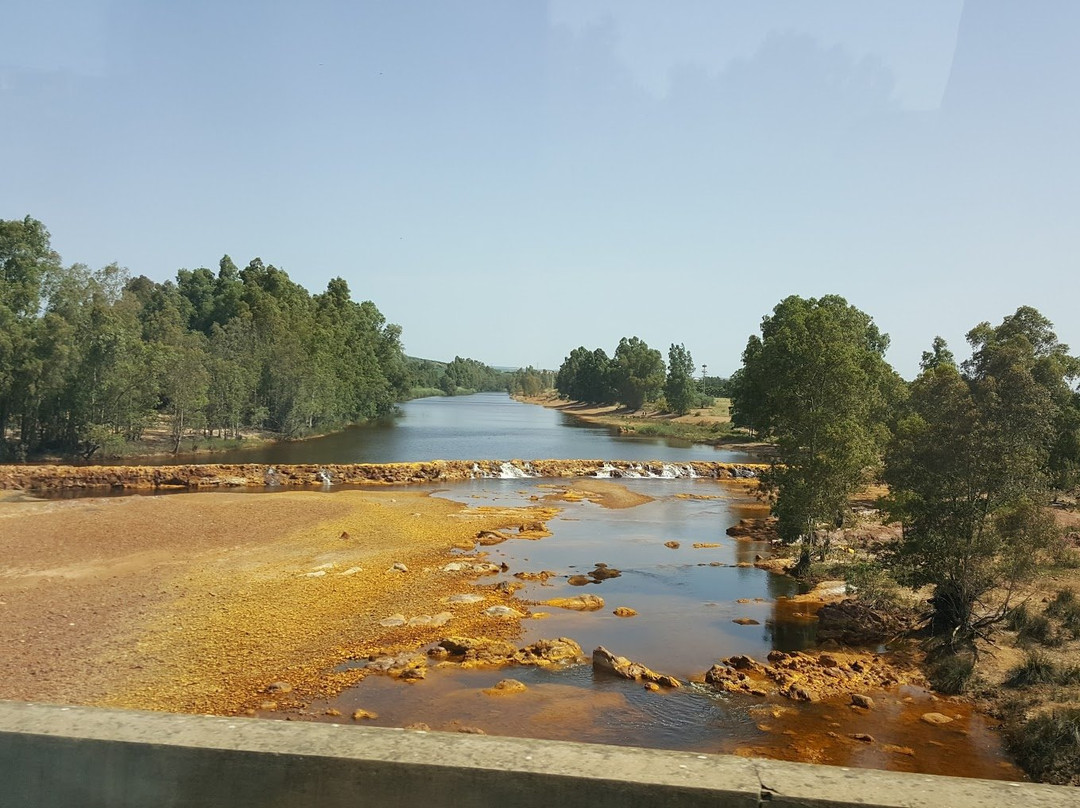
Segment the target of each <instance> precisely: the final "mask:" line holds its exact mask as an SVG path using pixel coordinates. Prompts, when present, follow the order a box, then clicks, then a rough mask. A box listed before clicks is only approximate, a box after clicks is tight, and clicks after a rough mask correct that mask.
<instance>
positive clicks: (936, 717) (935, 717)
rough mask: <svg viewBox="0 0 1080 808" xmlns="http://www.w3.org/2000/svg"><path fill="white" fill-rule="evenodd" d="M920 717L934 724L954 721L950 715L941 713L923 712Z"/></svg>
mask: <svg viewBox="0 0 1080 808" xmlns="http://www.w3.org/2000/svg"><path fill="white" fill-rule="evenodd" d="M920 718H922V720H923V721H925V722H926V723H927V724H933V725H934V726H939V725H941V724H951V723H952V721H953V720H952V719H951V718H949V716H947V715H942V714H941V713H923V714H922V715H921V716H920Z"/></svg>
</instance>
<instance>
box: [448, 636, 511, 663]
mask: <svg viewBox="0 0 1080 808" xmlns="http://www.w3.org/2000/svg"><path fill="white" fill-rule="evenodd" d="M439 645H440V646H441V647H442V648H444V649H446V652H447V654H449V655H450V657H456V658H457V659H456V660H455V661H458V662H460V663H461V665H462V666H463V667H467V668H468V667H481V666H484V665H502V664H505V663H506V662H507V660H509V658H510V657H512V656H513V655H514V654H515V653H516V652H517V650H518V649H517V648H515V647H514V646H513V645H511V644H510V643H508V642H504V641H502V640H491V639H487V638H477V637H445V638H444V639H442V640H439Z"/></svg>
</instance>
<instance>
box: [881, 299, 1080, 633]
mask: <svg viewBox="0 0 1080 808" xmlns="http://www.w3.org/2000/svg"><path fill="white" fill-rule="evenodd" d="M967 338H968V342H969V343H970V344H971V346H972V351H973V352H972V357H971V359H969V360H968V361H966V362H964V364H963V366H962V367H961V368H957V367H956V365H955V363H954V362H952V361H940V362H936V363H925V362H924V369H923V372H922V373H921V374H920V376H919V377H918V378H917V379H916V380H915V382H913V383H912V386H911V395H910V399H909V401H908V403H907V407H906V410H905V414H904V416H903V417H902V418H901V419H900V420H899V422H898V424H897V427H896V432H895V437H894V438H893V440H892V441H891V443H890V446H889V449H888V452H887V453H886V457H885V480H886V482H887V483H888V484H889V488H890V498H889V501H888V511H889V513H890V515H891V516H892V517H893V518H895V519H898V520H900V521H901V522H902V524H903V538H902V540H901V542H900V544H899V545H898V547H897V550H896V554H895V565H896V568H897V571H898V574H899V576H900V577H901V579H902V580H904V581H905V582H906V583H909V584H911V585H913V586H923V585H931V586H933V588H934V595H933V599H932V601H931V602H932V605H933V607H934V616H933V624H934V627H935V629H936V630H937V631H938V632H943V633H948V634H949V635H950V636H951V637H952V639H953V641H954V643H955V642H961V643H964V644H966V643H969V642H970V641H971V640H972V639H973V638H974V637H976V636H978V635H980V634H982V633H983V632H984V631H985V630H986V629H987V628H988V627H989V626H991V625H992V624H993V623H995V622H997V621H998V620H1000V619H1001V618H1002V616H1003V615H1004V613H1005V611H1006V610H1007V608H1008V607H1009V605H1010V598H1009V595H1010V594H1011V592H1012V591H1013V589H1014V587H1015V586H1016V585H1017V583H1019V582H1021V581H1022V580H1024V578H1026V577H1028V576H1030V575H1031V574H1032V572H1033V571H1034V569H1035V564H1036V562H1037V560H1038V555H1039V550H1040V549H1041V548H1043V547H1045V546H1046V545H1047V543H1048V542H1049V541H1050V540H1051V539H1052V537H1053V536H1054V533H1055V528H1054V526H1053V521H1052V519H1050V518H1049V517H1048V516H1047V514H1046V512H1045V510H1044V508H1043V507H1042V506H1043V504H1044V502H1045V500H1046V497H1047V494H1048V487H1049V483H1050V481H1051V476H1050V475H1051V473H1052V471H1053V469H1052V468H1051V465H1050V457H1051V453H1052V451H1053V448H1054V446H1055V437H1056V436H1059V433H1060V426H1061V423H1062V418H1061V416H1062V412H1063V408H1068V407H1070V406H1071V396H1070V395H1068V385H1067V383H1066V381H1067V379H1068V378H1070V377H1071V376H1070V374H1073V373H1075V360H1073V359H1071V358H1070V357H1069V356H1068V354H1067V347H1066V346H1064V345H1061V344H1060V343H1058V341H1057V337H1056V336H1055V335H1054V334H1053V331H1052V327H1051V325H1050V323H1049V321H1047V320H1046V319H1045V318H1043V317H1042V316H1041V315H1040V314H1038V312H1036V311H1035V310H1034V309H1030V308H1027V307H1025V308H1021V309H1019V310H1018V311H1017V313H1016V314H1014V315H1011V316H1009V317H1006V318H1005V320H1004V321H1003V322H1002V324H1001V325H999V326H997V327H996V328H995V327H991V326H990V325H989V323H981V324H980V325H978V326H976V327H975V328H974V329H972V330H971V332H969V333H968V335H967ZM935 344H936V341H935ZM935 353H938V351H937V350H936V349H935ZM998 587H1004V588H1005V590H1006V593H1007V594H1006V597H1005V598H1004V599H1001V600H998V601H997V602H996V603H994V604H991V603H988V602H986V600H985V595H986V594H987V593H988V592H989V591H990V590H991V589H995V588H998Z"/></svg>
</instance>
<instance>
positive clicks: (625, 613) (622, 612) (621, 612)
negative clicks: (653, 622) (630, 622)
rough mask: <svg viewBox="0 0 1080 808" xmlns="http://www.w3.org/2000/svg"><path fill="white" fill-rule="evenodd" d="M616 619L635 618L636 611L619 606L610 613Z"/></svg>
mask: <svg viewBox="0 0 1080 808" xmlns="http://www.w3.org/2000/svg"><path fill="white" fill-rule="evenodd" d="M611 613H612V614H613V615H615V616H616V617H637V610H636V609H631V608H630V607H629V606H619V607H617V608H616V609H614V610H613V611H612V612H611Z"/></svg>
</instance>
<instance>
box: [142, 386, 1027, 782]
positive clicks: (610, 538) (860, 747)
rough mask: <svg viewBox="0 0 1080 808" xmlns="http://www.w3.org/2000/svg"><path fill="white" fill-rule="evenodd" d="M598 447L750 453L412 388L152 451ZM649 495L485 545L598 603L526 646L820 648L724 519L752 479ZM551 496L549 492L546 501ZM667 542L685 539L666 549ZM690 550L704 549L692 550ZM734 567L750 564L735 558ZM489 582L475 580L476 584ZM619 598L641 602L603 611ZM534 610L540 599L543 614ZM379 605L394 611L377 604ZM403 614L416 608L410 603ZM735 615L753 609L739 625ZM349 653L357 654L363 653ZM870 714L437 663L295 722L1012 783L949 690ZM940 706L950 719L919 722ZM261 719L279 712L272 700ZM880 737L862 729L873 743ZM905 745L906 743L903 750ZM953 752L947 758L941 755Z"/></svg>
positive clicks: (683, 482) (348, 454)
mask: <svg viewBox="0 0 1080 808" xmlns="http://www.w3.org/2000/svg"><path fill="white" fill-rule="evenodd" d="M514 458H521V459H546V458H565V459H604V460H630V461H635V460H641V461H645V460H651V461H664V462H670V463H680V462H686V461H689V460H713V461H726V462H746V461H747V460H748V459H749V458H748V457H747V455H746V454H745V453H742V452H736V451H731V450H723V449H715V448H713V447H710V446H701V445H691V444H687V443H685V442H682V441H674V440H666V439H656V438H637V437H627V436H620V435H618V434H617V432H616V431H615V430H612V429H609V428H606V427H602V426H596V425H592V424H587V423H584V422H582V421H579V420H577V419H575V418H573V417H572V416H569V415H566V414H564V413H561V412H559V411H556V410H551V409H546V408H543V407H539V406H535V405H530V404H523V403H520V402H517V401H514V400H512V399H511V398H510V397H509V396H507V395H505V394H497V393H485V394H479V395H474V396H468V397H460V398H430V399H417V400H414V401H410V402H407V403H406V404H404V405H402V407H401V413H400V415H399V416H397V417H395V418H392V419H387V420H385V421H380V422H377V423H373V424H367V425H363V426H357V427H353V428H351V429H348V430H345V431H344V432H340V433H336V434H333V435H327V436H325V437H322V438H316V439H312V440H307V441H298V442H291V443H283V444H275V445H269V446H261V447H257V448H253V449H250V450H244V451H237V452H223V453H217V454H213V455H205V454H204V455H193V456H188V457H173V456H169V457H168V458H164V459H162V462H169V463H174V462H208V461H211V462H227V463H271V464H284V463H359V462H368V463H385V462H407V461H424V460H434V459H445V460H471V459H493V460H508V459H514ZM618 482H619V484H622V485H625V486H626V487H627V488H628V489H630V490H631V491H633V492H635V493H638V494H640V495H642V497H643V500H644V501H643V502H642V503H641V504H638V505H636V506H635V507H629V508H625V509H611V508H606V507H602V506H601V505H599V504H594V503H592V502H589V501H569V502H562V501H560V502H559V503H558V507H559V508H560V513H559V514H558V516H556V517H555V518H554V519H552V520H551V521H550V523H549V529H550V530H551V532H552V534H553V535H551V536H550V537H548V538H545V539H541V540H538V541H524V540H514V541H507V542H505V543H503V544H500V545H498V546H496V547H492V548H488V549H489V552H490V559H491V560H492V561H495V562H497V563H502V564H505V565H506V569H507V571H506V572H504V573H503V574H502V575H500V576H498V577H496V578H485V579H482V580H478V581H477V583H478V584H479V585H481V586H484V585H489V584H491V583H494V582H496V581H505V582H507V583H513V582H515V581H516V580H517V579H515V578H514V577H513V576H514V574H515V573H518V572H534V573H535V572H539V571H541V570H552V571H554V572H555V577H553V578H551V579H550V580H548V581H546V582H543V583H541V582H538V581H530V582H528V583H527V584H526V585H525V587H524V589H522V591H520V592H519V593H518V598H519V599H521V602H522V603H533V604H536V603H538V602H540V601H543V600H547V599H550V598H553V597H559V596H566V595H574V594H580V593H582V592H588V593H596V594H599V595H600V596H601V597H603V598H604V600H605V602H606V606H605V608H604V609H603V610H601V611H598V612H587V613H582V612H572V611H564V610H560V609H557V608H549V609H544V611H546V612H548V613H549V616H548V617H547V618H546V619H541V620H526V621H524V625H523V627H524V636H523V637H522V638H521V639H522V643H526V642H530V641H533V640H535V639H539V638H541V637H560V636H564V637H572V638H574V639H575V640H577V641H578V642H579V643H580V644H581V645H582V647H583V648H584V649H585V651H586V653H589V652H590V651H591V649H592V648H594V647H596V646H598V645H604V646H605V647H607V648H609V649H610V650H611V651H613V652H614V653H616V654H619V655H623V656H627V657H630V658H632V659H635V660H638V661H640V662H642V663H644V664H646V665H648V666H650V667H652V668H654V669H656V670H659V671H662V672H664V673H669V674H671V675H674V676H676V677H679V678H681V679H682V680H683V681H686V680H687V679H688V678H689V677H690V676H692V675H694V674H698V675H700V674H701V673H702V672H703V671H705V670H706V669H707V668H708V667H709V666H710V665H711V664H712V663H713V662H715V661H717V660H719V659H722V658H724V657H727V656H731V655H735V654H748V655H751V656H754V657H756V658H758V659H762V658H764V657H765V656H766V655H767V654H768V653H769V651H770V650H772V649H781V650H798V649H803V648H813V647H814V642H815V636H814V635H815V631H814V621H812V620H807V619H806V618H805V617H804V616H802V615H800V614H799V613H793V612H794V610H793V609H791V608H790V607H789V606H790V604H792V603H794V602H792V601H788V600H787V598H788V597H789V596H791V595H793V594H795V593H796V592H797V584H796V582H795V581H794V580H792V579H791V578H788V577H786V576H780V575H774V574H771V573H768V572H766V571H764V570H761V569H757V568H754V567H752V566H747V565H746V562H752V561H753V560H754V557H755V556H756V555H757V554H759V553H761V554H768V553H769V548H768V546H767V545H765V544H758V543H754V542H747V541H737V540H734V539H731V538H730V537H728V536H727V535H726V533H725V530H726V528H727V527H728V526H730V525H732V524H734V523H735V522H737V521H738V520H739V518H741V517H743V516H747V515H761V513H762V512H763V507H762V506H761V505H760V504H759V503H755V502H754V501H753V499H752V498H751V497H749V496H747V494H746V492H745V489H742V488H738V487H734V486H731V485H727V484H722V483H719V482H717V481H715V480H708V479H687V478H682V479H672V480H658V479H624V480H620V481H618ZM564 484H565V483H563V482H559V483H555V481H551V480H542V479H502V480H500V479H485V480H474V481H469V482H456V483H449V484H447V485H444V486H441V487H440V488H439V489H437V490H436V489H432V493H433V495H437V496H443V497H448V498H451V499H455V500H457V501H459V502H463V503H467V504H469V505H471V506H476V505H489V506H522V505H526V506H527V505H529V504H530V503H534V502H536V501H537V500H545V499H547V498H548V497H549V496H551V495H552V488H553V487H557V486H561V485H564ZM552 504H555V503H552ZM668 542H672V543H674V542H678V543H679V544H678V547H670V546H668V545H667V543H668ZM695 544H703V545H707V546H704V547H695V546H694V545H695ZM740 563H742V564H743V566H739V564H740ZM597 564H604V565H608V566H609V567H612V568H617V569H618V570H619V571H620V575H619V577H616V578H609V579H607V580H604V581H603V582H602V583H599V584H594V585H589V586H586V587H584V588H578V587H575V586H572V585H571V583H570V577H571V576H572V575H581V574H583V573H588V571H589V570H592V569H593V568H594V566H596V565H597ZM480 591H482V590H480ZM615 606H627V607H630V608H633V609H635V610H636V611H637V616H636V617H633V618H629V619H626V618H620V617H616V616H615V615H614V614H612V609H613V608H614V607H615ZM540 608H542V607H539V606H537V607H535V608H534V611H535V610H539V609H540ZM386 617H388V618H389V617H391V616H390V615H387V616H386ZM406 617H412V615H406ZM736 618H740V619H742V618H748V619H750V620H753V621H755V622H754V623H751V624H749V625H740V624H738V623H736V622H734V620H735V619H736ZM357 664H360V665H363V664H364V662H363V661H358V662H357ZM508 677H513V678H516V679H518V680H520V681H522V682H523V683H525V684H526V686H527V688H528V689H527V690H526V691H525V692H524V693H521V694H518V695H515V696H510V697H505V698H503V697H491V696H489V695H486V694H485V692H484V691H485V689H486V688H490V687H491V686H492V685H494V684H495V683H496V682H497V681H499V680H500V679H504V678H508ZM871 695H872V696H873V698H874V700H875V702H876V704H877V706H876V708H875V709H873V710H869V711H866V710H855V709H853V708H852V707H851V706H850V704H849V702H848V700H847V699H846V698H838V699H834V700H831V701H827V702H822V703H813V704H801V703H797V702H791V701H788V700H787V699H782V698H780V697H770V698H768V699H765V700H762V699H760V698H758V697H751V696H740V695H732V694H725V693H717V692H714V691H713V690H712V689H711V688H707V687H702V686H698V685H691V686H687V687H684V688H681V689H679V690H676V691H671V692H666V693H663V694H655V693H650V692H649V691H646V690H644V689H643V688H642V687H641V686H640V684H636V683H632V682H625V681H623V680H618V679H611V678H607V677H604V676H596V675H594V674H593V672H592V668H591V666H589V665H582V666H577V667H572V668H569V669H566V670H557V671H551V670H539V669H528V668H514V669H504V670H459V669H433V670H432V672H431V673H430V675H429V676H428V677H427V678H426V679H425V680H424V681H421V682H413V683H403V682H400V681H397V680H393V679H391V678H388V677H384V676H369V677H367V678H366V679H364V680H363V681H362V682H361V683H360V684H359V685H358V686H356V687H354V688H351V689H349V690H347V691H345V692H343V693H342V694H340V695H339V696H338V697H337V698H335V699H333V700H331V701H328V702H321V703H315V704H312V705H311V706H310V708H309V709H308V710H307V711H305V712H304V714H302V715H301V716H292V717H300V718H303V719H306V720H315V721H342V720H347V719H344V718H335V717H334V716H349V715H351V713H352V711H353V710H354V709H356V708H358V707H362V708H364V709H369V710H374V711H375V712H377V713H378V715H379V718H378V720H377V721H375V723H376V724H380V725H383V726H391V727H402V726H408V725H410V724H416V723H423V724H426V725H429V726H430V727H431V728H432V729H436V730H440V729H442V730H451V731H453V730H455V729H459V730H464V729H467V730H469V731H475V730H481V731H484V732H487V733H490V734H504V735H517V736H524V737H537V738H558V739H572V740H579V741H595V742H608V743H621V744H631V745H640V746H648V747H661V748H673V749H685V750H692V751H697V752H729V753H730V752H736V753H740V754H747V753H752V754H758V755H765V756H768V757H778V758H787V759H794V760H804V761H815V762H825V763H834V764H840V765H854V766H868V767H874V768H888V769H898V770H907V771H919V772H926V773H941V774H958V775H967V776H977V777H993V778H1004V779H1022V773H1020V772H1019V770H1018V769H1016V768H1015V767H1014V766H1012V765H1011V764H1010V763H1009V762H1008V760H1007V758H1006V756H1005V754H1004V753H1003V751H1002V748H1001V743H1000V740H999V738H998V737H997V735H996V733H995V732H994V731H993V729H992V726H991V723H990V722H989V721H988V720H987V719H986V718H985V717H983V716H981V715H979V714H977V713H974V712H973V711H972V710H971V708H970V707H969V706H968V705H966V704H963V703H960V702H953V701H951V700H949V701H938V700H937V697H936V696H934V695H933V694H931V693H929V692H927V691H926V690H923V689H921V688H916V687H905V688H894V689H892V690H890V691H878V692H874V693H872V694H871ZM942 710H945V711H947V712H948V713H949V714H950V716H954V717H955V720H954V722H953V723H952V724H950V725H949V727H947V728H940V727H929V726H928V725H927V724H925V723H924V722H922V721H920V720H919V717H920V715H922V714H923V713H927V712H938V711H942ZM267 715H268V717H280V714H276V713H273V712H270V713H268V714H267ZM871 736H872V738H873V742H867V741H866V740H860V738H861V739H865V738H870V737H871ZM897 750H900V751H897ZM945 750H947V754H943V752H945Z"/></svg>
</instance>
